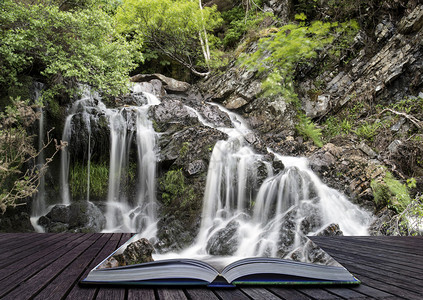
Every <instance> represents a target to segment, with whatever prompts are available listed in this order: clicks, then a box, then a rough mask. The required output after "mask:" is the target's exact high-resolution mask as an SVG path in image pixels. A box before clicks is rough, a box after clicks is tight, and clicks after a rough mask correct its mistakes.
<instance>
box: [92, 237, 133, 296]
mask: <svg viewBox="0 0 423 300" xmlns="http://www.w3.org/2000/svg"><path fill="white" fill-rule="evenodd" d="M131 236H132V234H130V233H115V234H113V238H115V239H117V240H118V243H117V247H116V248H115V249H113V250H112V251H110V253H108V254H107V255H106V256H104V257H103V258H102V259H100V261H99V262H98V263H100V262H101V261H102V260H104V259H105V258H106V257H107V256H109V255H110V254H112V252H113V251H114V250H116V249H117V248H119V247H120V246H122V245H123V244H124V243H126V241H128V239H129V238H130V237H131ZM117 289H118V288H117V287H116V288H115V287H113V288H112V289H111V288H108V287H99V289H98V294H99V295H103V294H107V293H110V292H111V291H113V293H115V294H116V293H117V292H116V290H117ZM121 290H123V289H122V288H121ZM116 295H117V296H116V297H121V295H120V294H116ZM97 297H98V296H97ZM100 299H102V298H100ZM117 299H121V298H117Z"/></svg>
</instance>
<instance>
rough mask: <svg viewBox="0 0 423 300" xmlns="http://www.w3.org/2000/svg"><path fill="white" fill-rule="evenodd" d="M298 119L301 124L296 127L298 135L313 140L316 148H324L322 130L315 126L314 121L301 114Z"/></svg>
mask: <svg viewBox="0 0 423 300" xmlns="http://www.w3.org/2000/svg"><path fill="white" fill-rule="evenodd" d="M298 118H299V122H298V124H297V126H296V129H297V131H298V133H299V134H300V135H301V136H303V137H305V138H307V139H310V140H312V141H313V142H314V144H315V145H316V146H318V147H323V142H322V139H321V137H322V131H321V129H320V128H318V127H316V124H314V123H313V121H311V119H310V118H308V117H307V116H305V115H304V114H299V116H298Z"/></svg>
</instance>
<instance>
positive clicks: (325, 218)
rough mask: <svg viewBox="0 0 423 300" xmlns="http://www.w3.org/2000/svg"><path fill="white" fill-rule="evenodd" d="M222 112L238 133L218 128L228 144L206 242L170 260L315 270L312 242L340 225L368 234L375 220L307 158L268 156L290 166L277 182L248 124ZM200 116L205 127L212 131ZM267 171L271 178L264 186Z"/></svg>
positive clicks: (208, 200) (213, 169)
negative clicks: (229, 260)
mask: <svg viewBox="0 0 423 300" xmlns="http://www.w3.org/2000/svg"><path fill="white" fill-rule="evenodd" d="M213 105H216V104H213ZM219 108H220V109H221V110H222V111H224V112H226V113H227V114H228V115H229V116H230V118H231V120H232V123H233V128H221V127H215V128H217V129H218V130H221V131H223V132H225V133H227V134H228V136H229V139H228V140H226V141H218V142H217V143H216V145H215V147H214V149H213V152H212V156H211V159H210V164H209V169H208V174H207V182H206V189H205V193H204V200H203V211H202V219H201V225H200V230H199V234H198V236H197V238H196V241H195V243H194V244H193V245H192V246H191V247H190V248H188V249H186V250H185V251H183V252H182V253H179V254H165V257H172V255H174V256H178V255H180V256H189V257H195V256H198V257H204V255H229V256H232V257H252V256H272V257H285V258H288V257H291V258H294V259H296V260H301V261H313V262H314V259H315V258H313V257H311V256H312V255H311V254H310V253H308V252H307V247H310V245H308V246H305V243H308V241H307V239H306V238H305V237H306V235H313V234H317V233H318V232H319V231H321V230H322V229H324V228H326V227H327V226H328V225H330V224H333V223H336V224H338V225H339V227H340V229H341V230H342V231H343V233H344V235H366V234H367V227H368V226H369V224H370V222H371V215H370V214H369V213H368V212H366V211H364V210H362V209H360V208H359V207H357V206H356V205H353V204H352V203H351V202H349V201H348V199H346V198H345V196H343V195H342V194H341V193H339V192H337V191H336V190H334V189H331V188H329V187H327V186H326V185H324V184H323V183H322V182H321V181H320V179H319V178H318V176H317V175H316V174H314V173H313V172H312V170H311V169H310V168H309V166H308V162H307V160H306V159H305V158H294V157H283V156H281V155H278V154H277V153H274V152H272V151H271V150H270V149H268V152H269V153H271V154H273V156H274V157H275V160H280V161H281V162H282V163H283V165H284V166H285V168H284V170H283V171H281V172H279V173H277V174H273V169H272V166H271V163H269V162H268V161H266V160H265V157H264V156H263V155H259V154H256V153H254V151H253V150H252V148H251V147H250V146H249V145H248V144H247V143H246V141H245V139H244V137H245V136H247V135H248V134H252V133H251V131H250V130H249V129H248V127H247V126H246V124H245V122H244V120H243V119H242V118H241V117H240V116H238V115H236V114H234V113H232V112H230V111H228V110H226V109H224V108H222V107H220V106H219ZM190 109H191V110H194V109H192V108H190ZM196 114H197V116H200V117H199V120H200V121H203V123H204V125H205V126H212V125H211V124H210V123H209V122H207V121H204V119H203V118H202V117H201V115H200V114H199V113H198V112H196ZM260 165H264V166H265V169H266V170H267V172H266V173H267V175H266V178H265V179H264V180H262V181H261V182H260V180H259V178H258V174H257V170H258V167H259V166H260ZM311 252H312V251H311Z"/></svg>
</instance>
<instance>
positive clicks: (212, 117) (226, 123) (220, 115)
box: [196, 104, 232, 127]
mask: <svg viewBox="0 0 423 300" xmlns="http://www.w3.org/2000/svg"><path fill="white" fill-rule="evenodd" d="M196 109H197V110H198V111H199V112H200V114H201V115H202V116H203V117H204V119H205V120H206V121H207V122H210V123H212V124H213V125H214V126H217V127H231V126H232V122H231V120H230V118H229V116H228V114H227V113H225V112H223V111H221V110H220V109H219V108H218V107H217V106H214V105H204V104H203V105H201V106H197V107H196Z"/></svg>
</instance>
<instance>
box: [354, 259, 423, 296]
mask: <svg viewBox="0 0 423 300" xmlns="http://www.w3.org/2000/svg"><path fill="white" fill-rule="evenodd" d="M346 267H347V268H348V269H351V271H352V272H355V273H356V274H357V275H358V276H359V278H360V280H361V281H362V282H363V283H365V284H366V285H368V286H371V287H373V288H376V289H381V290H383V291H385V292H387V293H390V294H392V295H394V296H397V297H402V298H406V299H416V300H417V299H419V300H421V297H422V293H421V292H413V291H410V290H408V289H404V288H402V287H399V286H398V284H397V283H395V281H394V282H393V281H392V280H391V278H389V277H380V276H379V275H375V274H374V273H373V272H372V273H370V272H363V273H361V272H360V271H359V269H358V268H357V267H355V266H353V265H352V264H351V265H349V264H346ZM406 288H409V286H407V285H406Z"/></svg>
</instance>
